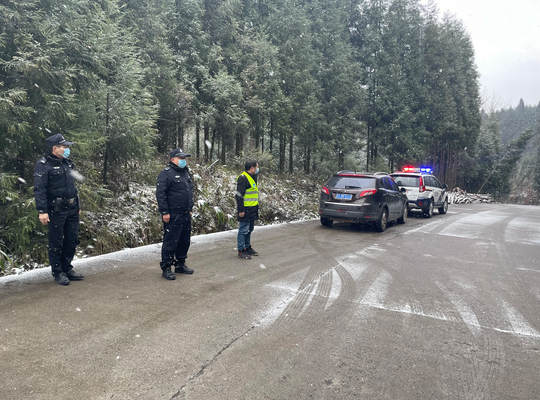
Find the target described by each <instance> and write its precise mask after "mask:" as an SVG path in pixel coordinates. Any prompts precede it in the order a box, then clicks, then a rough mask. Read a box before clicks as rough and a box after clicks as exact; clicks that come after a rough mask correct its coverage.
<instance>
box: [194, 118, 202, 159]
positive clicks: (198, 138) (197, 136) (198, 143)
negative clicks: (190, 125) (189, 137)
mask: <svg viewBox="0 0 540 400" xmlns="http://www.w3.org/2000/svg"><path fill="white" fill-rule="evenodd" d="M199 115H200V112H197V120H196V121H195V146H196V153H195V154H196V156H197V160H199V159H200V156H201V134H200V131H201V121H200V120H199Z"/></svg>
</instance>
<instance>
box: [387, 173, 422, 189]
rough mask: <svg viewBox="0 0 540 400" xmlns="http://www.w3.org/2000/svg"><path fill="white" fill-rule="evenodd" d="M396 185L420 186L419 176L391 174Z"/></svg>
mask: <svg viewBox="0 0 540 400" xmlns="http://www.w3.org/2000/svg"><path fill="white" fill-rule="evenodd" d="M392 178H394V180H395V181H396V183H397V184H398V186H420V178H419V177H417V176H404V175H392Z"/></svg>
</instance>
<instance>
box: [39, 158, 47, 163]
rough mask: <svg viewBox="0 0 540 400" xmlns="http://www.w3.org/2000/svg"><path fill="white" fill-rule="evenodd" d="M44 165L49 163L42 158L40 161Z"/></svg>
mask: <svg viewBox="0 0 540 400" xmlns="http://www.w3.org/2000/svg"><path fill="white" fill-rule="evenodd" d="M39 161H40V162H41V163H42V164H45V163H46V162H47V160H45V159H44V158H42V159H41V160H39Z"/></svg>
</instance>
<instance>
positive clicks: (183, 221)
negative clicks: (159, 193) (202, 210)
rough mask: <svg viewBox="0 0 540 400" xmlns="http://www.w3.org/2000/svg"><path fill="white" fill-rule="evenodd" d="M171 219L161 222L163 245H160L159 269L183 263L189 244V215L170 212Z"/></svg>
mask: <svg viewBox="0 0 540 400" xmlns="http://www.w3.org/2000/svg"><path fill="white" fill-rule="evenodd" d="M170 215H171V219H170V220H169V222H167V223H163V245H162V246H161V263H160V264H159V266H160V267H161V269H165V268H167V267H171V266H172V265H174V264H176V261H175V257H176V260H177V261H179V262H180V263H183V262H184V261H185V259H186V258H187V252H188V250H189V245H190V244H191V215H190V214H189V212H187V213H171V214H170Z"/></svg>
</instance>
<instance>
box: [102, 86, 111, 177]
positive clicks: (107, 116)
mask: <svg viewBox="0 0 540 400" xmlns="http://www.w3.org/2000/svg"><path fill="white" fill-rule="evenodd" d="M109 108H110V93H108V92H107V112H106V113H105V136H106V143H105V156H104V157H103V184H104V185H106V184H107V168H108V162H109V133H110V132H109Z"/></svg>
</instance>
